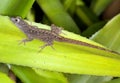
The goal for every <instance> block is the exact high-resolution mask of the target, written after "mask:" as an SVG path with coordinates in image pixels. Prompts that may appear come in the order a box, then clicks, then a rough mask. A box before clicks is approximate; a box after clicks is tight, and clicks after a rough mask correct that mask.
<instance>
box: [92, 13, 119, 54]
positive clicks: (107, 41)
mask: <svg viewBox="0 0 120 83" xmlns="http://www.w3.org/2000/svg"><path fill="white" fill-rule="evenodd" d="M91 39H92V40H94V41H96V42H98V43H101V44H102V45H104V46H106V47H108V48H110V49H112V50H114V51H117V52H120V46H119V45H120V14H118V15H117V16H115V17H114V18H113V19H112V20H111V21H109V22H108V23H107V24H106V25H105V26H104V27H103V28H102V29H101V30H100V31H98V32H97V33H96V34H94V35H93V36H92V37H91Z"/></svg>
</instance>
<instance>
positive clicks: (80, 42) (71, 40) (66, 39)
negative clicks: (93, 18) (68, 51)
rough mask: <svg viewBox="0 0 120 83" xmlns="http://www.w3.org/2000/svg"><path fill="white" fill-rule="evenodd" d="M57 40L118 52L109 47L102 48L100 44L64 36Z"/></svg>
mask: <svg viewBox="0 0 120 83" xmlns="http://www.w3.org/2000/svg"><path fill="white" fill-rule="evenodd" d="M58 41H59V42H68V43H72V44H77V45H82V46H87V47H91V48H96V49H99V50H104V51H108V52H112V53H115V54H119V53H118V52H115V51H112V50H109V49H106V48H103V47H100V46H96V45H93V44H89V43H86V42H83V41H79V40H73V39H69V38H65V37H60V38H59V40H58Z"/></svg>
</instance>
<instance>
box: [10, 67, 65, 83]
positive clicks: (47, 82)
mask: <svg viewBox="0 0 120 83" xmlns="http://www.w3.org/2000/svg"><path fill="white" fill-rule="evenodd" d="M11 69H12V71H13V72H14V73H15V74H16V75H17V76H18V77H19V78H20V79H21V80H22V82H24V83H67V80H66V79H65V77H64V76H63V75H62V74H61V73H57V72H52V71H46V70H41V69H36V68H33V69H32V68H29V67H23V66H15V65H12V67H11Z"/></svg>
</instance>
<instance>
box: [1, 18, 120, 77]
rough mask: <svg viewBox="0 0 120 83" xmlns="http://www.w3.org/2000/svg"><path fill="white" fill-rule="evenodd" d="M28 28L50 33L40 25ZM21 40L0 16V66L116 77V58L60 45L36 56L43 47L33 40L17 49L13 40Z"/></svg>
mask: <svg viewBox="0 0 120 83" xmlns="http://www.w3.org/2000/svg"><path fill="white" fill-rule="evenodd" d="M32 25H35V26H38V27H39V28H44V29H47V28H49V29H50V27H49V26H46V25H43V24H37V23H32ZM63 32H64V33H65V34H66V35H65V34H61V35H62V36H64V37H67V38H72V39H75V40H79V41H84V42H87V43H90V44H94V45H98V46H101V45H99V44H98V43H95V42H93V41H91V40H89V39H86V38H84V37H82V36H79V35H76V34H73V33H71V32H67V31H63ZM22 38H25V35H24V33H22V32H21V31H20V30H19V29H18V28H17V27H16V26H15V25H14V24H13V23H12V22H11V21H10V20H9V18H8V17H5V16H0V41H1V42H0V46H1V47H0V50H1V51H0V62H3V63H9V64H16V65H22V66H29V67H34V68H41V69H46V70H52V71H58V72H65V73H74V74H91V75H110V76H120V71H119V69H120V66H119V65H120V56H119V55H118V54H114V53H111V52H107V51H104V50H99V49H95V48H91V47H87V46H82V45H75V44H69V43H64V42H54V48H55V50H53V49H52V48H51V47H46V48H45V49H43V50H42V52H38V51H39V50H40V49H39V48H38V47H39V46H41V45H43V43H42V42H41V41H39V40H33V41H31V42H29V43H27V44H26V45H18V41H17V40H20V39H22ZM4 47H5V48H4ZM68 47H69V49H68ZM102 47H103V46H102Z"/></svg>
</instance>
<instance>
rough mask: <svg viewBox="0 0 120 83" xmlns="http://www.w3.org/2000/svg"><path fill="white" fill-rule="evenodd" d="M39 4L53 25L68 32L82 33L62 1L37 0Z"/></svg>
mask: <svg viewBox="0 0 120 83" xmlns="http://www.w3.org/2000/svg"><path fill="white" fill-rule="evenodd" d="M37 3H38V4H39V6H40V7H41V8H42V10H43V11H44V12H45V14H46V15H47V17H48V18H49V20H50V21H51V22H52V23H54V24H56V25H58V26H61V27H63V28H64V29H66V30H69V31H72V32H75V33H80V30H79V28H78V26H77V25H76V23H75V22H74V21H73V19H72V18H71V16H70V15H69V14H68V13H67V12H66V11H65V9H64V7H63V5H62V4H61V3H60V0H54V1H52V0H37Z"/></svg>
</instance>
